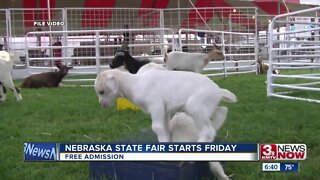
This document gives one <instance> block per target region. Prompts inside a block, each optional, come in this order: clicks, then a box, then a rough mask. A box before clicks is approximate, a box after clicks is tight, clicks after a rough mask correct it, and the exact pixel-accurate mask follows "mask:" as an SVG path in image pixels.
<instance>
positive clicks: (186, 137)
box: [132, 61, 229, 180]
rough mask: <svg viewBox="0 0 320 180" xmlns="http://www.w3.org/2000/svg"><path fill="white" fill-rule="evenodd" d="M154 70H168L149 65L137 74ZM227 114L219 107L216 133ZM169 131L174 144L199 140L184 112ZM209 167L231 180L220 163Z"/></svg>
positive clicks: (215, 121)
mask: <svg viewBox="0 0 320 180" xmlns="http://www.w3.org/2000/svg"><path fill="white" fill-rule="evenodd" d="M132 62H135V61H132ZM152 69H159V70H167V69H166V68H165V67H164V66H159V64H155V63H148V64H146V65H144V66H142V67H141V68H140V69H139V71H138V72H137V74H140V73H143V72H146V71H148V70H152ZM227 112H228V109H227V108H226V107H218V109H217V111H216V112H215V115H214V116H215V117H214V118H213V120H211V124H212V127H214V128H215V130H216V131H218V130H219V129H220V127H221V126H222V124H223V123H224V121H225V119H226V116H227ZM169 129H170V132H171V137H172V141H173V142H195V141H197V139H198V128H197V127H196V125H195V124H194V120H193V119H192V118H191V117H190V116H188V115H187V114H186V113H184V112H182V113H178V114H175V115H174V116H173V118H172V120H170V122H169ZM209 166H210V169H211V171H212V173H214V174H215V176H216V177H218V179H219V180H228V179H229V178H228V176H227V175H226V174H225V172H224V170H223V167H222V165H221V164H220V163H219V162H209Z"/></svg>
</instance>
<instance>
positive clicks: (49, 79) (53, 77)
mask: <svg viewBox="0 0 320 180" xmlns="http://www.w3.org/2000/svg"><path fill="white" fill-rule="evenodd" d="M56 66H57V67H58V68H59V71H57V72H45V73H40V74H34V75H31V76H29V77H27V78H26V79H25V80H24V81H23V83H22V85H21V87H23V88H51V87H58V86H59V84H60V82H61V80H62V79H63V78H64V77H65V76H66V75H67V74H68V70H69V69H70V68H69V67H67V66H65V65H63V64H60V63H59V64H57V65H56Z"/></svg>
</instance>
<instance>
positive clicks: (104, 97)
mask: <svg viewBox="0 0 320 180" xmlns="http://www.w3.org/2000/svg"><path fill="white" fill-rule="evenodd" d="M113 71H115V70H109V71H104V72H102V73H101V74H99V75H98V76H97V78H96V80H95V83H94V88H95V91H96V93H97V95H98V98H99V103H100V104H101V106H102V107H108V106H109V105H110V104H111V103H112V102H113V101H114V100H115V99H116V98H117V97H119V90H118V82H117V80H116V78H115V77H116V76H115V75H114V74H113Z"/></svg>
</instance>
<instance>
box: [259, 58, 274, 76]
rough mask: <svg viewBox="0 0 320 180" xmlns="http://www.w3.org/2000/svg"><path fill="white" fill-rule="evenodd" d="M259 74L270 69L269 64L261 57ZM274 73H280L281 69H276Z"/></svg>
mask: <svg viewBox="0 0 320 180" xmlns="http://www.w3.org/2000/svg"><path fill="white" fill-rule="evenodd" d="M257 62H258V64H259V66H258V74H266V73H267V72H268V70H269V64H267V63H264V62H263V61H262V60H261V59H259V60H258V61H257ZM272 73H273V74H280V71H279V70H276V69H274V70H273V71H272Z"/></svg>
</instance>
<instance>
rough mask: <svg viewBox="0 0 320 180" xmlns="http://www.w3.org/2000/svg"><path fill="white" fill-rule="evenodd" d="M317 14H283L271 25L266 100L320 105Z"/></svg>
mask: <svg viewBox="0 0 320 180" xmlns="http://www.w3.org/2000/svg"><path fill="white" fill-rule="evenodd" d="M319 12H320V7H318V8H312V9H308V10H303V11H297V12H292V13H288V14H283V15H279V16H276V17H275V18H274V19H273V20H272V22H271V23H270V25H269V30H268V31H269V36H268V41H269V43H268V44H269V66H270V68H269V71H268V86H267V93H268V94H267V95H268V96H273V97H279V98H285V99H295V100H303V101H310V102H317V103H320V46H319V44H320V38H319V37H320V33H319V32H320V18H319V15H320V13H319ZM273 70H280V74H273V73H272V72H273Z"/></svg>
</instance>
